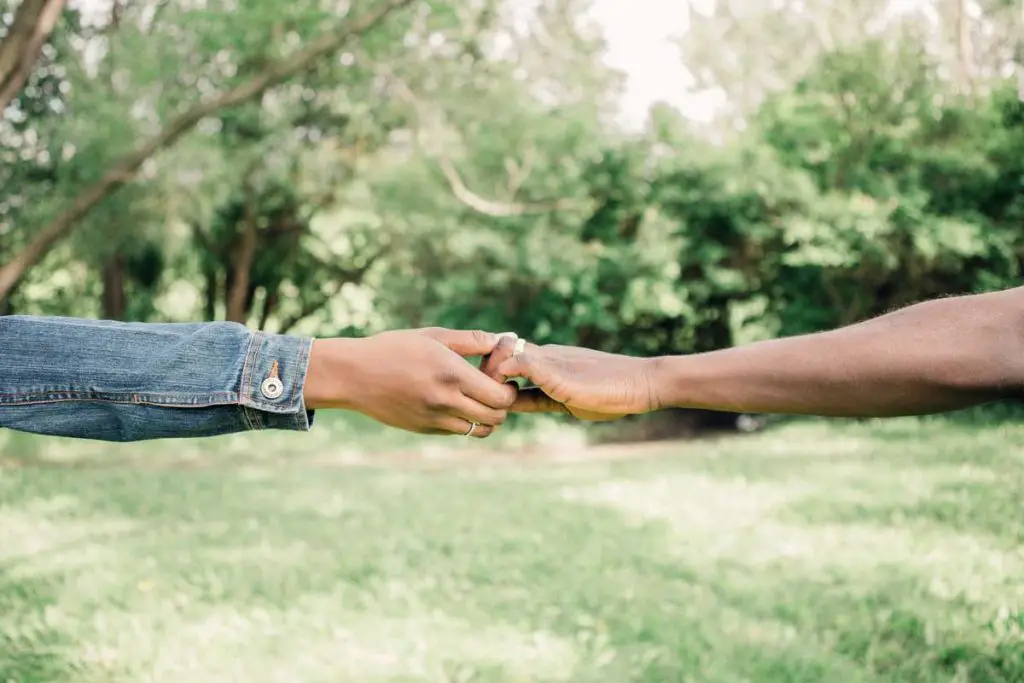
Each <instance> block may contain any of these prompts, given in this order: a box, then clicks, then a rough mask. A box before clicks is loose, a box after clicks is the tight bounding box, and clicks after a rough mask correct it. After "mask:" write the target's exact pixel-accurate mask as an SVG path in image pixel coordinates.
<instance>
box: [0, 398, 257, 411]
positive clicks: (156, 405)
mask: <svg viewBox="0 0 1024 683" xmlns="http://www.w3.org/2000/svg"><path fill="white" fill-rule="evenodd" d="M50 403H111V404H114V405H118V406H130V405H139V406H151V407H153V408H168V409H173V408H186V409H197V408H232V407H235V406H237V405H238V402H237V401H227V402H223V403H221V402H218V403H173V404H171V403H153V402H151V401H146V400H139V401H126V400H114V399H110V398H96V397H85V398H78V397H76V398H50V399H39V400H31V401H24V402H19V403H0V410H2V409H4V408H22V407H25V406H42V405H47V404H50Z"/></svg>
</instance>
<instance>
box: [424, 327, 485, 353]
mask: <svg viewBox="0 0 1024 683" xmlns="http://www.w3.org/2000/svg"><path fill="white" fill-rule="evenodd" d="M429 334H430V336H432V337H433V338H434V339H436V340H437V341H439V342H441V343H442V344H444V345H445V346H447V347H448V348H449V349H451V350H452V351H454V352H455V353H457V354H459V355H460V356H462V357H463V358H467V357H469V356H486V355H487V354H489V353H490V352H491V351H493V350H494V347H495V346H497V345H498V341H499V337H498V335H496V334H492V333H491V332H484V331H483V330H446V329H436V330H431V331H430V332H429Z"/></svg>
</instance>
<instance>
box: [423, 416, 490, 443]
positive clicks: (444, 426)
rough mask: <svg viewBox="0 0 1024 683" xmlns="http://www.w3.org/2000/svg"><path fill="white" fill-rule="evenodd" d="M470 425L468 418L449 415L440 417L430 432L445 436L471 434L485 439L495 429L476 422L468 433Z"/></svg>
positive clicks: (476, 437) (471, 425)
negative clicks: (471, 431) (435, 426)
mask: <svg viewBox="0 0 1024 683" xmlns="http://www.w3.org/2000/svg"><path fill="white" fill-rule="evenodd" d="M470 427H473V423H472V422H470V421H469V420H463V419H462V418H461V417H455V416H454V415H449V416H445V417H442V418H440V419H439V420H438V422H437V428H436V429H434V430H433V431H432V432H430V433H431V434H440V435H445V436H472V437H473V438H474V439H486V438H487V437H489V436H490V435H491V434H493V433H494V429H495V428H494V427H492V426H490V425H485V424H477V425H476V426H475V427H473V433H472V434H470V433H469V428H470Z"/></svg>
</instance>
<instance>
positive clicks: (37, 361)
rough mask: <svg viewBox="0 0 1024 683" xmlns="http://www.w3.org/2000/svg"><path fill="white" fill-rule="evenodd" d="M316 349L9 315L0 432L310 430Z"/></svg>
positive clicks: (188, 327)
mask: <svg viewBox="0 0 1024 683" xmlns="http://www.w3.org/2000/svg"><path fill="white" fill-rule="evenodd" d="M312 344H313V340H312V339H308V338H303V337H291V336H283V335H275V334H267V333H263V332H257V331H253V330H250V329H248V328H246V327H245V326H243V325H240V324H236V323H223V322H213V323H118V322H110V321H96V320H79V319H73V318H59V317H32V316H4V317H0V362H2V363H3V368H4V370H3V372H2V373H0V427H6V428H8V429H14V430H18V431H24V432H32V433H36V434H48V435H55V436H70V437H77V438H84V439H94V440H101V441H141V440H146V439H162V438H177V437H197V436H215V435H219V434H228V433H232V432H241V431H249V430H260V429H283V430H296V431H308V430H309V429H310V428H311V426H312V423H313V413H312V412H311V411H307V410H306V407H305V404H304V403H303V399H302V392H303V387H304V385H305V380H306V371H307V367H308V364H309V353H310V349H311V348H312ZM273 378H276V379H277V381H276V382H275V381H274V379H273ZM268 379H269V380H270V381H269V382H268Z"/></svg>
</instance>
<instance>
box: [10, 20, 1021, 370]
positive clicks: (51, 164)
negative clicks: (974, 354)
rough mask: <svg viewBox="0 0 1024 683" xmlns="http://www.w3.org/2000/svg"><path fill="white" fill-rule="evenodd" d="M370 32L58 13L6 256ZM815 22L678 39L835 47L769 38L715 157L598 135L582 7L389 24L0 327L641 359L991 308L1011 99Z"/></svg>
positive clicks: (1004, 225)
mask: <svg viewBox="0 0 1024 683" xmlns="http://www.w3.org/2000/svg"><path fill="white" fill-rule="evenodd" d="M990 4H991V3H990ZM371 5H372V3H370V2H366V3H354V4H353V7H351V8H350V9H349V10H348V14H346V15H344V16H340V15H337V14H335V12H336V11H339V8H341V5H340V4H339V5H338V7H334V8H328V7H327V6H326V5H324V4H323V3H320V2H314V3H311V2H306V1H303V2H295V3H288V4H287V7H285V6H284V5H282V4H281V3H279V2H276V1H272V0H261V1H260V2H252V3H245V6H244V7H241V6H240V5H238V4H237V3H233V2H219V1H218V2H208V3H205V4H203V5H202V6H196V7H192V6H188V7H186V6H179V5H177V4H175V3H161V4H160V5H159V9H158V10H157V11H154V9H156V6H155V5H154V6H150V5H148V4H147V3H145V2H142V3H132V4H129V5H128V6H127V7H126V8H125V9H124V12H123V14H122V15H121V16H120V17H119V18H118V21H117V22H114V21H113V18H107V19H100V20H99V23H98V24H97V23H96V21H95V20H93V22H92V23H87V22H83V21H81V20H80V17H79V16H78V15H77V14H75V13H74V12H71V11H69V12H68V14H67V16H66V19H65V22H64V23H63V24H62V25H61V30H60V31H58V32H57V33H55V35H54V37H53V39H52V41H51V42H52V45H51V46H48V48H47V51H46V52H45V55H44V59H43V61H42V62H41V64H40V67H39V71H38V73H37V74H36V76H35V77H34V80H33V81H31V84H30V86H29V87H28V88H26V90H25V91H24V93H23V94H22V96H21V98H20V99H19V100H18V102H17V104H16V106H15V107H13V108H12V109H11V110H10V111H9V112H8V113H9V116H8V118H7V119H5V120H4V121H3V122H2V124H0V136H2V138H3V140H4V146H3V147H2V150H3V151H2V152H0V154H2V155H3V157H2V158H3V159H4V162H5V163H4V164H3V165H0V177H2V179H3V182H2V183H0V188H2V189H0V236H2V237H3V240H2V242H0V249H2V250H3V254H4V258H5V259H6V258H13V256H14V255H15V254H17V253H18V250H19V249H20V248H21V247H22V245H24V244H25V243H26V241H27V239H28V238H29V237H31V236H32V235H33V234H34V232H35V230H36V229H37V226H39V225H42V224H44V223H45V222H46V221H47V220H48V219H50V218H52V217H53V216H54V215H56V214H57V213H59V212H60V211H61V210H62V209H63V208H64V207H66V206H67V205H68V202H69V201H71V200H72V199H73V198H74V197H75V196H76V195H77V194H78V193H79V192H81V191H82V188H83V187H85V186H87V185H88V183H89V182H91V181H92V180H95V179H96V178H98V177H100V176H102V174H103V173H105V172H106V171H107V170H108V169H109V167H110V163H111V161H112V160H113V159H115V158H117V157H118V156H119V155H121V154H123V153H124V152H125V151H126V150H128V149H131V148H132V147H134V146H136V145H137V144H138V142H139V140H141V139H142V138H144V137H145V136H148V135H152V134H153V133H155V132H156V131H158V130H160V128H161V127H162V126H164V125H167V123H168V121H169V120H170V119H171V117H172V116H173V115H174V114H175V113H177V112H180V111H181V110H182V109H184V108H185V107H187V106H189V105H191V104H194V103H195V102H197V101H199V100H201V99H202V98H207V97H210V96H211V95H212V94H214V93H216V92H221V91H224V90H225V89H227V88H230V87H234V86H237V85H238V84H240V83H243V82H245V81H246V80H247V79H249V78H251V77H253V76H254V75H255V74H258V73H260V71H261V69H263V68H264V67H265V65H266V64H267V62H268V60H271V59H278V58H280V57H282V56H285V55H288V54H291V53H293V52H294V51H295V50H297V49H300V48H301V46H302V45H303V44H304V42H305V41H308V40H310V39H312V38H313V37H315V36H317V35H322V34H323V33H326V32H330V31H335V30H338V28H339V27H340V26H341V25H342V24H341V22H343V21H347V20H350V19H351V18H352V17H354V16H357V15H359V13H360V12H362V11H364V10H365V9H366V8H367V7H370V6H371ZM556 5H557V6H556ZM776 5H778V6H776ZM807 5H808V14H807V15H806V16H804V15H800V16H798V15H796V14H792V13H790V14H786V12H789V10H788V9H786V7H787V6H786V5H785V4H783V5H779V4H778V3H775V4H772V5H771V7H769V6H768V5H767V4H764V5H762V4H758V3H753V4H751V5H750V7H749V8H748V12H747V13H746V14H742V16H739V15H738V16H735V17H731V18H730V17H727V16H724V15H722V16H719V15H716V17H714V18H713V21H712V20H710V19H709V20H708V21H707V22H704V23H701V22H697V23H696V24H695V28H694V31H695V32H696V34H695V41H696V42H695V45H696V46H697V48H699V49H697V52H698V53H701V54H703V52H701V51H702V50H703V49H704V48H700V41H702V40H706V39H707V38H708V37H709V36H711V35H712V34H711V33H701V31H711V30H712V29H714V31H719V33H714V35H717V36H718V37H719V39H721V40H726V41H736V40H740V39H743V40H753V39H754V38H755V37H757V36H759V35H761V34H762V33H764V31H766V30H768V28H769V27H784V26H785V27H790V28H791V29H792V30H793V32H794V33H793V34H792V35H791V36H790V38H793V37H794V36H796V37H800V38H799V39H800V40H808V41H810V40H812V36H813V35H817V34H821V32H822V31H825V29H828V31H832V37H833V38H834V39H835V40H833V41H832V42H831V43H830V44H828V45H825V44H824V43H822V44H814V45H810V44H808V45H807V46H805V47H806V49H801V50H800V51H799V59H796V58H794V60H793V62H792V63H791V64H788V65H786V64H783V63H782V61H779V59H777V57H779V55H782V54H785V53H786V49H787V43H786V40H787V39H785V38H784V37H782V36H780V37H778V39H777V40H778V45H776V46H775V47H774V48H773V50H774V51H773V52H771V54H770V55H768V53H765V54H766V55H767V56H766V58H765V60H764V62H763V63H762V64H760V65H759V67H763V71H764V73H763V74H762V76H763V78H764V79H765V80H764V83H762V84H761V85H762V86H763V87H762V88H761V89H760V90H758V92H757V93H753V92H751V101H752V102H754V101H756V103H757V106H756V108H754V109H752V110H749V111H747V113H746V116H745V118H744V126H743V127H742V129H741V130H739V131H738V132H734V133H732V134H729V135H724V136H720V137H718V138H716V139H715V140H714V142H712V141H710V140H709V139H707V138H708V134H707V132H706V131H704V130H702V129H700V128H698V127H696V126H694V125H691V124H689V123H687V122H686V121H684V120H682V119H681V118H680V117H678V116H677V115H674V114H673V113H671V112H670V111H668V110H666V109H664V108H660V109H658V110H656V111H654V112H653V117H652V125H651V126H650V127H649V129H648V130H647V131H645V132H643V133H637V134H632V133H625V132H623V131H622V130H620V129H618V128H616V127H615V126H614V125H612V124H611V123H609V121H610V117H609V113H610V110H609V109H608V105H609V101H610V100H611V99H612V98H613V97H614V94H615V93H616V92H617V87H618V79H617V76H616V75H615V74H614V73H612V72H610V71H609V70H608V68H607V67H606V66H604V65H603V64H602V63H601V62H600V61H599V59H598V58H597V57H596V54H597V50H599V48H600V46H601V42H600V38H599V36H595V35H593V34H590V33H587V32H586V31H584V30H583V29H582V28H580V26H581V23H580V22H577V21H574V19H578V18H579V17H580V16H582V12H583V11H584V10H585V9H586V8H585V3H583V2H577V1H576V0H562V2H559V3H555V5H552V6H551V7H550V8H542V9H541V10H539V11H538V12H537V13H536V14H535V15H532V20H533V23H531V24H530V25H529V26H528V27H527V28H523V27H522V26H519V25H518V24H516V21H515V20H514V19H513V18H512V17H511V16H509V15H508V14H507V13H506V12H505V11H504V8H505V6H504V5H503V4H502V3H500V2H485V3H477V4H474V5H473V6H472V7H467V6H466V5H465V4H464V3H456V2H446V1H442V0H437V1H432V2H430V3H426V2H419V3H413V5H412V6H411V7H410V8H409V9H408V11H405V12H399V13H396V14H395V15H393V16H391V17H389V18H388V20H387V21H385V22H384V23H382V24H381V25H379V26H376V27H374V28H373V29H371V30H370V31H367V32H364V33H363V34H361V35H359V36H356V37H354V38H353V39H352V40H351V41H350V42H349V43H348V44H346V45H345V46H343V48H342V49H341V51H340V52H339V54H336V55H333V56H331V57H328V58H325V59H323V60H322V61H320V62H318V63H316V64H314V65H313V66H312V67H311V68H310V69H308V70H306V71H305V72H303V73H301V74H298V75H297V76H296V77H295V78H294V79H292V80H290V81H288V82H287V83H285V84H283V85H281V86H279V87H277V88H274V89H272V90H271V91H269V92H268V93H267V94H266V95H265V96H264V97H262V98H261V99H259V100H256V101H253V102H248V103H245V104H243V105H241V106H237V107H234V108H229V109H225V110H221V111H218V112H216V113H215V114H213V115H211V116H210V117H208V118H207V119H205V120H204V121H202V122H201V123H200V125H199V126H198V127H197V128H196V130H195V131H193V132H192V133H191V134H190V135H187V136H185V137H184V138H183V139H181V140H180V141H178V142H177V144H176V145H174V146H173V147H171V148H170V149H167V150H165V151H163V152H162V153H160V154H159V155H156V156H154V157H153V158H152V159H151V160H150V162H149V163H148V164H147V165H145V166H144V167H143V171H142V172H141V173H140V174H139V175H138V177H136V178H134V179H132V182H130V183H128V185H127V187H125V188H124V189H122V190H121V191H120V192H119V193H117V194H115V195H112V196H110V197H108V198H107V199H106V200H105V201H104V202H102V203H101V204H100V205H99V206H98V207H97V208H96V209H94V210H93V211H92V212H91V213H89V214H88V215H87V216H86V217H85V218H84V219H82V220H81V221H80V225H79V226H78V228H77V230H76V232H75V233H74V235H73V236H72V238H71V239H70V240H67V241H65V242H63V243H61V244H60V245H58V246H57V247H56V248H54V249H52V250H51V251H50V252H49V254H48V255H47V258H46V259H45V260H44V261H43V262H42V264H41V265H40V266H38V267H37V268H35V269H34V270H33V271H31V272H30V273H29V276H28V278H27V279H26V281H25V283H24V284H23V285H22V286H21V288H20V289H19V290H18V291H17V292H16V293H15V295H14V296H12V297H11V298H10V300H9V301H8V306H9V309H13V310H17V311H23V312H43V313H66V314H77V315H108V316H113V317H126V318H133V319H197V318H207V319H213V318H221V317H224V316H226V315H229V316H232V317H237V318H239V319H242V320H245V321H246V322H248V323H249V324H251V325H258V326H260V327H264V328H266V329H269V330H272V331H273V330H278V331H296V332H302V333H308V334H320V335H325V334H338V333H344V334H364V333H370V332H373V331H376V330H380V329H383V328H389V327H400V326H416V325H448V326H452V327H483V328H487V329H493V330H507V329H512V330H516V331H517V332H519V333H520V334H522V335H524V336H528V337H529V338H531V339H533V340H535V341H538V342H557V343H569V344H584V345H588V346H593V347H599V348H605V349H611V350H617V351H626V352H630V353H637V354H661V353H682V352H694V351H704V350H708V349H714V348H720V347H722V346H727V345H730V344H734V343H739V342H745V341H751V340H754V339H762V338H766V337H772V336H776V335H779V334H794V333H800V332H806V331H811V330H817V329H822V328H826V327H832V326H836V325H843V324H847V323H851V322H854V321H856V320H859V319H862V318H865V317H868V316H872V315H877V314H879V313H882V312H884V311H887V310H889V309H891V308H893V307H896V306H902V305H906V304H908V303H912V302H914V301H917V300H920V299H923V298H928V297H934V296H940V295H944V294H948V293H958V292H970V291H981V290H988V289H994V288H1000V287H1007V286H1011V285H1013V284H1015V283H1016V281H1017V279H1018V278H1019V276H1020V268H1021V263H1022V259H1024V232H1022V231H1021V230H1020V224H1021V221H1022V220H1024V105H1022V104H1021V102H1020V100H1019V98H1018V96H1017V92H1016V88H1015V85H1014V84H1012V83H1009V82H1002V81H999V80H998V79H989V80H987V81H985V83H984V84H979V87H977V88H976V89H974V90H973V91H967V90H965V89H964V88H963V87H961V86H962V84H961V83H959V82H957V81H956V79H951V78H950V76H949V73H950V69H951V66H950V64H949V63H948V60H947V59H946V56H945V53H944V52H941V51H936V50H935V49H933V48H934V47H935V45H934V36H932V35H930V34H928V33H927V32H926V31H924V29H922V25H921V24H920V23H919V22H916V20H915V21H911V20H909V19H908V20H906V21H903V22H902V23H900V22H896V23H895V24H893V23H890V24H886V27H885V30H878V31H875V30H874V29H872V30H867V29H866V28H865V26H866V25H867V23H868V22H872V21H876V20H877V19H878V16H877V15H878V11H877V10H878V8H877V7H874V6H869V3H868V4H865V3H859V4H858V3H838V4H836V5H835V6H834V7H833V6H832V5H828V3H824V4H823V3H816V2H814V3H807ZM826 5H828V6H826ZM985 11H986V12H992V13H993V14H992V16H997V14H998V13H1000V12H1003V11H1005V8H1000V7H995V5H992V6H991V7H990V6H989V5H986V8H985ZM999 16H1002V15H1001V14H999ZM815 17H816V18H815ZM759 21H760V22H761V23H760V24H759V23H758V22H759ZM816 21H817V22H818V23H817V24H815V22H816ZM708 22H710V23H708ZM730 22H731V23H730ZM765 22H767V23H765ZM822 22H824V23H822ZM517 26H518V28H517ZM729 26H732V27H733V28H732V29H728V27H729ZM715 27H717V28H715ZM720 29H721V30H720ZM726 29H728V30H726ZM772 30H774V29H772ZM825 32H826V33H827V31H825ZM822 35H823V34H822ZM801 36H802V37H801ZM818 37H822V36H821V35H819V36H818ZM793 39H794V40H795V39H796V38H793ZM986 40H988V38H986ZM991 40H996V37H992V38H991ZM825 42H828V41H825ZM143 47H144V48H145V49H143ZM705 47H706V45H705ZM734 47H736V50H737V55H739V57H737V59H738V60H739V61H737V62H736V64H732V65H728V64H724V63H720V62H714V59H715V58H714V56H713V55H711V54H710V53H708V54H704V57H702V59H703V60H704V62H702V63H703V64H704V65H705V66H706V67H707V69H706V73H704V74H703V76H704V77H708V76H709V74H710V75H711V76H714V77H715V78H717V79H718V80H719V81H721V80H722V79H724V78H726V77H727V76H728V75H729V73H731V71H730V69H735V68H736V67H737V65H739V64H741V63H743V60H744V59H746V57H743V54H746V53H742V50H740V49H739V47H737V46H734ZM790 47H792V46H790ZM776 48H777V49H776ZM741 53H742V54H741ZM695 54H696V53H695ZM794 54H795V53H794ZM747 56H748V57H749V56H750V55H747ZM740 57H743V58H742V59H740ZM987 58H988V57H986V59H987ZM797 66H799V69H797V68H796V67H797ZM753 73H754V72H751V74H753ZM757 73H761V71H758V72H757ZM993 73H994V72H993ZM772 74H774V75H772ZM734 75H735V74H734ZM737 78H738V76H737ZM702 79H703V77H702ZM704 80H706V79H704ZM748 80H749V79H748ZM744 82H746V81H745V80H744V79H740V80H737V81H734V82H731V86H734V87H733V88H732V90H730V88H725V89H726V90H727V91H730V92H734V91H735V89H736V88H739V87H741V86H742V84H743V83H744ZM982 85H983V86H984V87H982ZM723 87H724V86H723ZM755 95H756V96H755ZM733 104H735V105H737V107H739V106H740V104H742V103H740V102H739V101H738V100H737V101H736V102H733ZM740 108H741V109H742V107H740ZM737 111H738V110H737ZM735 113H736V111H733V112H732V113H731V114H730V116H731V115H732V114H735ZM453 174H454V177H453ZM474 197H475V199H474ZM482 206H483V207H484V208H481V207H482ZM488 206H489V207H492V208H490V209H488V208H486V207H488ZM493 207H497V208H496V209H495V208H493ZM250 240H251V242H252V244H249V241H250ZM247 245H248V246H247ZM250 247H251V249H250ZM247 249H250V251H251V253H248V252H247ZM240 276H241V277H240ZM239 288H244V291H241V290H239ZM119 295H123V296H121V297H120V298H119ZM118 301H121V304H118ZM239 305H240V306H241V307H240V308H239ZM232 306H234V307H235V308H237V309H238V310H232Z"/></svg>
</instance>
